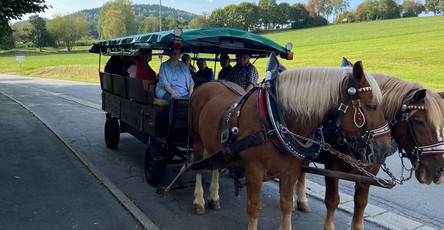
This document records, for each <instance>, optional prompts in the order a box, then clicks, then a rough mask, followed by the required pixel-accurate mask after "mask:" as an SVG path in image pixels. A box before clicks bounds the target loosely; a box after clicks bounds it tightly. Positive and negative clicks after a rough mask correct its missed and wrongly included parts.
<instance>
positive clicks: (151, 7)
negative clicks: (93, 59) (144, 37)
mask: <svg viewBox="0 0 444 230" xmlns="http://www.w3.org/2000/svg"><path fill="white" fill-rule="evenodd" d="M133 8H134V14H135V15H136V21H137V25H140V23H141V22H142V21H143V20H144V19H145V18H147V17H159V5H158V4H157V5H156V4H135V5H133ZM100 9H101V8H93V9H87V10H81V11H78V12H75V13H73V15H74V16H75V17H79V16H80V17H82V18H84V19H85V20H86V21H87V22H88V23H89V25H90V26H89V28H90V33H91V36H92V37H95V38H97V37H99V34H98V32H97V23H98V22H99V17H100ZM162 16H163V17H169V16H171V17H174V18H176V19H177V20H179V21H184V20H185V21H188V22H190V21H191V20H193V19H194V18H195V17H197V14H193V13H190V12H186V11H183V10H176V9H173V8H170V7H166V6H162Z"/></svg>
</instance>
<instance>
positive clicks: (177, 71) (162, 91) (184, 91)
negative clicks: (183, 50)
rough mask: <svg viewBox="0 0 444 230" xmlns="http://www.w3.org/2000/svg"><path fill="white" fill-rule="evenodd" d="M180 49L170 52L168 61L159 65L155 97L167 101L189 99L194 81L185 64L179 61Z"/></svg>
mask: <svg viewBox="0 0 444 230" xmlns="http://www.w3.org/2000/svg"><path fill="white" fill-rule="evenodd" d="M179 59H180V49H172V50H171V51H170V59H169V60H168V61H166V62H164V63H162V64H161V65H160V69H159V82H158V83H157V85H156V97H157V98H161V99H164V100H167V101H169V102H170V101H171V98H184V97H189V96H190V95H191V94H192V93H193V90H194V81H193V78H192V77H191V74H190V71H189V70H188V67H187V65H185V63H183V62H181V61H179Z"/></svg>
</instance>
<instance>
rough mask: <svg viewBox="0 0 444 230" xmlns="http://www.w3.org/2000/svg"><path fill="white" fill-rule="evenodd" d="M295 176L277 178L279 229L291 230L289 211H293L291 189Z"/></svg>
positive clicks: (294, 182)
mask: <svg viewBox="0 0 444 230" xmlns="http://www.w3.org/2000/svg"><path fill="white" fill-rule="evenodd" d="M297 179H298V178H297V176H293V175H288V176H284V177H281V178H279V192H280V194H281V199H280V203H281V211H282V223H281V227H280V229H282V230H291V211H292V210H293V207H294V204H293V189H294V187H295V185H296V181H297Z"/></svg>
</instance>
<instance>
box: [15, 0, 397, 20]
mask: <svg viewBox="0 0 444 230" xmlns="http://www.w3.org/2000/svg"><path fill="white" fill-rule="evenodd" d="M109 1H111V0H75V1H72V0H46V1H45V2H46V4H47V5H51V6H52V8H49V9H47V10H46V11H45V12H44V13H40V14H39V15H40V17H45V18H48V19H53V18H54V17H55V16H57V15H60V16H63V15H67V14H71V13H75V12H77V11H80V10H84V9H92V8H97V7H101V6H102V5H103V4H105V3H106V2H109ZM363 1H364V0H350V10H355V9H356V7H357V6H358V5H359V4H360V3H362V2H363ZM397 1H398V3H400V2H402V1H403V0H397ZM132 2H133V4H159V3H161V4H162V6H167V7H170V8H174V9H178V10H184V11H187V12H191V13H195V14H202V13H211V12H212V11H213V10H215V9H218V8H224V7H225V6H228V5H230V4H236V5H238V4H239V3H241V2H255V3H258V2H259V0H132ZM281 2H286V3H289V4H290V5H293V4H295V3H303V4H307V2H308V0H276V3H278V4H279V3H281ZM29 16H30V15H26V16H24V17H23V18H22V20H26V19H27V18H28V17H29Z"/></svg>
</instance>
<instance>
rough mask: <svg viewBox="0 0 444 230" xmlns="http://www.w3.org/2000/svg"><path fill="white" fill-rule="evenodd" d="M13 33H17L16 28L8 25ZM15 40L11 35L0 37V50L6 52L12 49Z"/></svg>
mask: <svg viewBox="0 0 444 230" xmlns="http://www.w3.org/2000/svg"><path fill="white" fill-rule="evenodd" d="M10 26H11V29H12V30H13V31H17V26H15V25H10ZM14 44H15V38H14V36H13V34H10V35H5V36H2V37H0V49H3V50H8V49H11V48H14Z"/></svg>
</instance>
